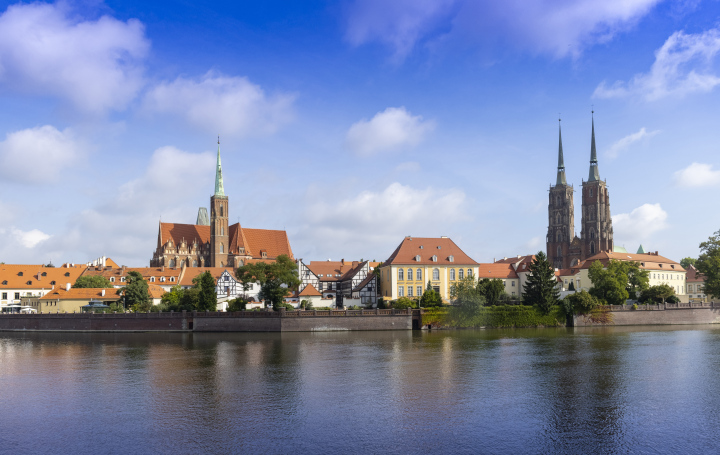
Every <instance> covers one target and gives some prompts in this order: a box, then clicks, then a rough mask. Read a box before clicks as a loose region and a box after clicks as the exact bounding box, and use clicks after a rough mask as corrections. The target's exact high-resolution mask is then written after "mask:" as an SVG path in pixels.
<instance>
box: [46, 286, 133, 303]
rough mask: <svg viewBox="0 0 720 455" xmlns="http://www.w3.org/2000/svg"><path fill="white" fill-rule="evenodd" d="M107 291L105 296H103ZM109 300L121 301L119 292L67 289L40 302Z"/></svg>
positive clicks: (57, 291) (56, 292) (52, 293)
mask: <svg viewBox="0 0 720 455" xmlns="http://www.w3.org/2000/svg"><path fill="white" fill-rule="evenodd" d="M103 291H105V295H103ZM85 299H88V300H108V301H116V300H119V299H120V296H119V295H118V290H117V289H115V288H104V289H94V288H70V290H68V291H66V290H65V288H60V289H55V290H54V291H51V292H49V293H47V294H45V296H43V297H41V298H40V300H85Z"/></svg>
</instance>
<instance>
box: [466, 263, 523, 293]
mask: <svg viewBox="0 0 720 455" xmlns="http://www.w3.org/2000/svg"><path fill="white" fill-rule="evenodd" d="M517 265H518V264H517V263H508V262H492V263H489V264H487V263H481V264H478V273H477V279H478V280H482V279H485V278H487V279H489V280H502V282H503V284H504V285H505V293H506V294H507V295H509V296H511V297H516V298H519V297H520V296H521V295H522V288H521V287H520V276H519V275H518V273H517V271H516V270H515V268H516V267H517Z"/></svg>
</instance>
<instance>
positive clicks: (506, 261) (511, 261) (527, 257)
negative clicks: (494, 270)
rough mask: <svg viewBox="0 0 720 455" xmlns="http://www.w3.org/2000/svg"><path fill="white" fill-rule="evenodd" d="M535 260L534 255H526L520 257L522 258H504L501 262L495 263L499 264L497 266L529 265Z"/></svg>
mask: <svg viewBox="0 0 720 455" xmlns="http://www.w3.org/2000/svg"><path fill="white" fill-rule="evenodd" d="M533 259H535V255H534V254H526V255H520V256H513V257H511V258H502V259H500V260H497V261H495V263H497V264H517V263H518V262H525V263H529V262H532V261H533Z"/></svg>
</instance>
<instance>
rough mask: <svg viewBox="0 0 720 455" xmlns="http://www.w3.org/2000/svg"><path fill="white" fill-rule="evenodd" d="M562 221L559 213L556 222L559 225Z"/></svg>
mask: <svg viewBox="0 0 720 455" xmlns="http://www.w3.org/2000/svg"><path fill="white" fill-rule="evenodd" d="M561 221H562V218H560V214H559V213H558V214H557V215H556V216H555V222H556V223H557V224H560V222H561Z"/></svg>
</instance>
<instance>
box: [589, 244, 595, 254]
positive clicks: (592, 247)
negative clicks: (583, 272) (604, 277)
mask: <svg viewBox="0 0 720 455" xmlns="http://www.w3.org/2000/svg"><path fill="white" fill-rule="evenodd" d="M590 254H595V242H592V243H591V244H590Z"/></svg>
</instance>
